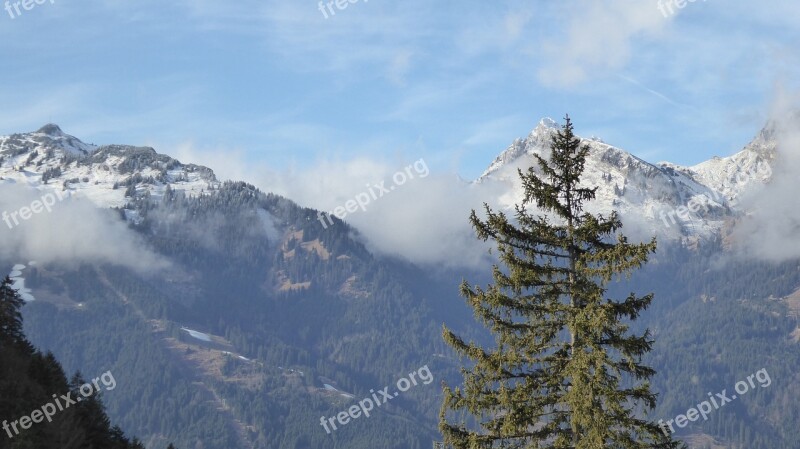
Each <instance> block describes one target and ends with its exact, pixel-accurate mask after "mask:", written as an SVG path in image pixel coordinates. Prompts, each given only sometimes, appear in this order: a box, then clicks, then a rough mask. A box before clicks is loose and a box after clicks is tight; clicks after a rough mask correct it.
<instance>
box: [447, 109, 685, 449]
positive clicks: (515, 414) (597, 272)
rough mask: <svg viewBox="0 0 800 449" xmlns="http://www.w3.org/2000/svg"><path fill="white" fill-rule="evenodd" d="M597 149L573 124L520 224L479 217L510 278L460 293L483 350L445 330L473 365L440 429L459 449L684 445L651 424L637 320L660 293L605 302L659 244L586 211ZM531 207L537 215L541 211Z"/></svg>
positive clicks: (498, 216)
mask: <svg viewBox="0 0 800 449" xmlns="http://www.w3.org/2000/svg"><path fill="white" fill-rule="evenodd" d="M588 152H589V147H588V146H587V145H582V144H581V142H580V139H578V138H577V137H576V136H575V135H574V132H573V125H572V123H571V121H570V118H569V116H567V117H566V119H565V124H564V125H563V127H562V129H561V130H559V131H558V132H556V133H555V134H554V136H553V138H552V141H551V152H550V155H549V157H547V159H545V158H544V157H542V156H539V155H535V158H536V162H537V165H538V171H537V170H535V169H534V168H533V167H530V168H528V170H527V171H526V172H523V171H522V170H519V176H520V178H521V181H522V186H523V189H524V197H523V201H522V204H519V205H517V206H516V208H515V214H514V217H513V218H514V219H510V218H509V217H507V216H506V215H505V214H504V213H503V212H495V211H493V210H492V209H491V208H490V207H489V206H488V205H485V210H486V219H485V220H481V219H480V218H478V216H477V214H476V213H475V211H472V214H471V216H470V221H471V223H472V226H473V227H474V228H475V231H476V234H477V236H478V238H480V239H482V240H484V241H487V240H492V241H493V242H495V243H496V245H497V250H498V256H499V260H500V261H501V262H502V264H503V265H504V266H505V270H504V269H501V267H500V266H499V265H495V266H494V267H493V270H492V274H493V280H494V282H493V283H492V284H490V285H488V286H487V288H486V289H483V288H481V287H478V286H472V285H470V284H469V283H467V282H466V281H464V282H463V283H462V285H461V294H462V295H463V296H464V297H465V298H466V300H467V302H468V303H469V305H470V306H471V307H472V308H473V309H474V312H475V315H476V317H477V318H479V319H480V320H481V321H482V322H483V323H484V325H485V326H486V327H487V328H488V329H489V330H490V332H491V333H492V334H493V336H494V337H495V345H496V346H494V347H491V348H484V347H482V346H481V345H478V344H476V343H474V342H465V341H464V340H463V339H461V338H460V337H459V336H457V335H456V334H454V333H453V332H452V331H451V330H449V329H448V328H447V327H446V326H445V327H444V332H443V335H444V339H445V341H446V342H447V343H448V344H449V345H451V346H452V347H453V348H454V349H455V350H456V351H457V352H458V353H459V355H461V356H463V357H466V358H467V359H469V360H470V362H471V363H470V366H469V367H465V368H464V369H462V373H463V375H464V384H463V386H462V387H456V388H451V387H449V386H447V385H445V386H444V399H443V403H442V410H441V414H440V425H439V427H440V430H441V431H442V434H443V436H444V440H445V443H446V444H448V445H449V446H450V447H454V448H456V449H483V448H519V449H534V448H536V449H545V448H547V449H549V448H554V449H555V448H558V449H565V448H571V449H605V448H615V449H616V448H626V449H639V448H664V449H666V448H676V447H679V445H678V443H677V442H674V441H672V440H671V438H669V437H666V436H665V435H664V433H662V431H661V430H660V429H659V427H658V425H657V424H655V423H654V422H651V421H648V420H647V419H645V418H644V417H643V415H645V414H646V412H648V411H650V410H652V409H653V408H654V407H655V404H656V395H655V394H653V393H652V392H651V391H650V386H649V382H648V381H649V378H650V377H652V376H653V375H654V374H655V372H654V370H653V369H651V368H649V367H647V366H645V365H643V364H642V361H641V359H642V356H643V355H645V354H646V353H647V352H649V351H650V350H651V348H652V343H653V341H652V339H651V335H650V332H649V331H645V332H643V333H642V334H641V335H635V334H633V333H632V332H630V331H629V328H628V324H626V322H628V321H633V320H635V319H636V318H637V317H638V316H639V314H640V313H641V312H642V311H643V310H645V309H646V308H647V307H648V306H649V304H650V303H651V301H652V299H653V296H652V295H646V296H637V295H635V294H631V295H629V296H628V297H627V298H625V299H623V300H613V299H607V298H605V292H606V285H607V284H608V283H609V282H611V281H612V280H613V279H616V278H618V277H619V276H623V275H629V274H630V273H631V272H632V271H633V270H635V269H637V268H639V267H641V266H642V265H643V264H645V263H646V262H647V259H648V256H649V254H650V253H653V252H654V251H655V249H656V241H655V239H653V240H652V241H651V242H649V243H642V244H632V243H629V242H628V240H627V239H626V238H625V237H624V236H623V235H621V234H620V233H619V232H618V231H619V230H620V228H621V227H622V223H621V221H620V220H619V218H618V216H617V214H616V212H613V213H611V214H610V216H608V217H604V216H602V215H594V214H591V213H588V212H585V211H584V204H585V203H586V202H588V201H591V200H593V199H594V198H595V192H596V190H597V188H596V187H595V188H587V187H585V186H584V185H582V184H581V182H580V181H581V176H582V174H583V171H584V167H585V163H586V158H587V155H588ZM531 206H535V207H536V208H537V209H538V210H536V211H531V210H530V209H531Z"/></svg>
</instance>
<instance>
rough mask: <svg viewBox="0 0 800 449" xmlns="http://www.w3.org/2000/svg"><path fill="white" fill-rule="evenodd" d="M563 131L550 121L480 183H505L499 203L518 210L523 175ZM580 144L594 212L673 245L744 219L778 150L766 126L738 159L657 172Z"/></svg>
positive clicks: (661, 167) (598, 146)
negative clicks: (614, 215) (615, 216)
mask: <svg viewBox="0 0 800 449" xmlns="http://www.w3.org/2000/svg"><path fill="white" fill-rule="evenodd" d="M559 129H560V125H559V124H557V123H556V122H555V121H553V120H552V119H550V118H545V119H542V120H541V121H540V122H539V125H538V126H537V127H536V128H535V129H534V130H533V131H532V132H531V133H530V134H529V135H528V137H526V138H525V139H517V140H515V141H514V142H513V143H512V144H511V145H510V146H509V147H508V148H507V149H506V150H505V151H503V152H502V153H500V155H499V156H498V157H497V158H496V159H495V160H494V161H493V162H492V163H491V165H489V167H488V168H487V169H486V171H485V172H484V173H483V175H481V177H480V178H478V180H477V181H476V182H477V183H482V182H484V181H487V180H493V181H499V182H505V183H507V184H508V185H509V190H508V192H507V193H506V194H504V195H502V196H501V198H499V203H500V204H501V205H502V206H504V207H511V206H512V205H513V204H516V203H519V202H520V201H521V200H522V188H521V185H520V184H519V182H518V180H517V177H518V176H517V169H518V168H522V169H527V168H528V167H534V170H538V166H537V164H536V160H535V158H534V157H533V155H539V156H542V157H545V158H546V157H547V154H548V152H549V151H550V148H551V141H552V136H553V135H554V134H555V133H556V132H557V131H558V130H559ZM581 142H582V143H583V144H585V145H588V146H589V155H588V157H587V163H586V170H585V172H584V178H583V183H585V184H586V186H587V187H594V186H597V187H598V190H597V198H596V201H594V202H593V203H592V204H591V205H590V207H589V209H590V210H592V211H593V212H599V213H604V214H607V213H610V212H611V211H612V210H616V211H618V212H619V213H620V215H621V216H622V217H623V219H626V218H627V220H632V221H636V222H637V224H638V225H640V226H641V225H644V227H645V231H646V232H648V233H651V234H652V233H656V234H659V235H667V236H669V237H675V238H684V237H690V236H694V237H697V236H709V235H711V234H713V233H716V232H717V231H719V230H720V229H721V228H722V227H723V226H724V224H725V221H726V219H728V218H729V217H731V216H735V215H737V214H740V213H741V212H742V211H739V210H738V209H736V206H737V205H738V200H739V199H740V197H741V195H742V194H743V193H744V192H745V191H746V190H748V189H751V188H753V187H754V186H756V185H759V184H763V183H765V182H767V181H768V180H769V179H770V178H771V176H772V170H771V168H770V167H771V165H772V163H773V160H774V158H775V148H776V143H775V142H776V140H775V131H774V129H772V128H770V127H769V126H768V127H767V128H765V129H764V130H763V131H762V132H761V133H759V135H758V136H757V137H756V138H755V139H754V140H753V142H751V143H750V144H749V145H747V146H746V147H745V148H744V149H743V150H742V151H740V152H739V153H736V154H734V155H732V156H729V157H725V158H719V157H717V158H713V159H711V160H709V161H706V162H703V163H701V164H698V165H695V166H693V167H683V166H680V165H676V164H671V163H669V162H662V163H659V164H651V163H649V162H647V161H645V160H643V159H640V158H638V157H636V156H634V155H633V154H631V153H628V152H626V151H624V150H622V149H619V148H617V147H614V146H612V145H608V144H606V143H604V142H603V141H602V140H601V139H599V138H596V137H593V138H591V139H586V138H581ZM688 206H693V207H692V208H691V210H690V208H689V207H688Z"/></svg>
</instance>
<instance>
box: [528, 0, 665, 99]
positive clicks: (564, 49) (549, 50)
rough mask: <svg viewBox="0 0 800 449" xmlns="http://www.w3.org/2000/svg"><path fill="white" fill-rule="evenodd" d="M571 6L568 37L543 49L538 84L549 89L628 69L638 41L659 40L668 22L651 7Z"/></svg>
mask: <svg viewBox="0 0 800 449" xmlns="http://www.w3.org/2000/svg"><path fill="white" fill-rule="evenodd" d="M567 5H568V6H565V7H564V10H563V11H562V12H563V14H564V16H566V17H569V22H568V23H566V24H564V25H566V36H561V35H557V36H555V37H554V38H553V39H552V40H550V41H548V42H547V43H546V44H545V47H544V55H543V56H544V57H543V58H542V59H543V60H542V61H541V62H542V67H541V69H540V70H539V78H540V80H541V81H542V82H543V83H545V84H546V85H549V86H560V87H569V86H573V85H575V84H578V83H581V82H584V81H587V80H591V79H595V78H597V77H599V76H602V75H604V74H605V73H606V72H609V71H613V70H616V69H620V68H623V67H625V65H626V64H627V63H628V62H629V61H630V58H631V54H632V44H633V41H634V40H636V39H647V38H650V37H652V36H654V35H657V34H658V33H659V32H660V31H661V30H662V29H663V28H664V26H665V25H666V24H667V23H668V22H669V19H665V18H664V16H663V15H662V14H661V13H660V12H659V11H658V9H657V8H656V6H655V3H654V2H650V1H642V0H615V1H608V2H606V1H604V2H591V3H590V2H570V3H567Z"/></svg>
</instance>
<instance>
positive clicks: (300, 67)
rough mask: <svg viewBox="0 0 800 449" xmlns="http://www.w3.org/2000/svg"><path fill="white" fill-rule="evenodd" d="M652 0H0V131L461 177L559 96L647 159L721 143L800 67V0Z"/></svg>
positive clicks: (266, 161) (583, 121) (741, 133)
mask: <svg viewBox="0 0 800 449" xmlns="http://www.w3.org/2000/svg"><path fill="white" fill-rule="evenodd" d="M12 3H13V2H12ZM657 3H658V2H657V0H636V1H629V0H608V1H594V2H591V3H590V2H586V1H573V0H562V1H558V2H550V1H543V0H540V1H535V2H533V1H504V0H494V1H491V2H489V1H472V0H460V1H449V0H448V1H418V0H405V1H402V2H396V1H394V2H391V1H389V0H358V1H356V2H355V3H352V4H348V6H347V9H345V10H337V12H336V15H335V16H329V17H328V18H327V19H326V18H325V17H324V15H323V13H322V12H321V11H320V10H319V9H318V6H319V3H318V1H316V0H314V1H312V0H284V1H273V0H259V1H250V0H237V1H227V2H222V1H208V0H175V1H171V2H164V1H158V2H157V1H153V0H137V1H129V0H116V1H110V0H107V1H100V0H81V1H71V0H54V1H53V2H52V3H51V1H50V0H47V1H46V2H45V3H44V4H42V5H36V6H35V7H34V8H33V9H31V10H22V14H20V15H19V16H16V17H14V18H11V15H10V14H9V13H8V12H7V11H5V10H4V11H0V61H2V64H3V69H4V70H3V83H0V100H1V101H2V103H3V108H2V109H1V110H0V134H9V133H12V132H19V131H29V130H34V129H36V128H38V127H39V126H41V125H42V124H44V123H46V122H50V121H52V122H55V123H58V124H59V125H61V127H62V128H63V129H64V130H65V131H66V132H69V133H70V134H73V135H76V136H78V137H80V138H81V139H83V140H84V141H87V142H93V143H97V144H105V143H127V144H140V145H150V146H154V147H156V148H157V149H158V150H159V151H160V152H163V153H167V154H171V155H177V156H180V157H181V159H182V160H183V161H184V162H187V161H186V160H184V159H186V158H189V159H196V160H189V162H201V163H208V164H209V165H211V166H212V168H215V169H218V170H221V171H223V172H224V173H225V174H227V175H229V176H237V175H239V174H240V173H241V176H246V173H247V170H246V168H248V167H254V166H265V167H269V168H270V170H275V171H282V170H302V169H303V167H307V166H313V165H314V164H318V163H319V161H321V160H338V161H348V160H351V159H360V160H377V161H395V160H397V161H399V162H398V164H397V165H399V164H401V163H404V162H406V161H409V160H416V159H419V158H423V157H424V158H425V160H426V161H427V162H428V164H429V166H430V167H431V170H432V171H434V172H439V173H456V174H458V175H459V176H461V177H463V178H466V179H472V178H475V177H477V176H478V175H480V173H481V172H482V171H483V169H484V168H485V167H486V166H487V165H488V164H489V163H490V162H491V161H492V159H493V158H494V157H495V156H496V155H497V154H498V153H499V152H500V151H502V150H503V149H505V148H506V147H507V146H508V144H509V143H510V142H511V141H512V140H513V139H514V138H517V137H523V136H525V135H527V134H528V133H529V132H530V130H531V129H533V128H534V127H535V126H536V124H537V123H538V121H539V120H540V119H541V118H542V117H544V116H551V117H554V118H557V119H558V118H561V117H563V115H564V114H565V113H569V114H570V115H571V116H572V117H573V119H574V121H575V122H576V127H577V130H578V132H579V133H580V134H582V135H585V136H591V135H595V136H598V137H601V138H602V139H603V140H605V141H606V142H608V143H611V144H614V145H616V146H619V147H622V148H624V149H626V150H628V151H631V152H632V153H634V154H636V155H638V156H640V157H642V158H644V159H647V160H649V161H652V162H657V161H662V160H669V161H672V162H676V163H681V164H686V165H691V164H694V163H698V162H701V161H703V160H705V159H708V158H710V157H712V156H714V155H727V154H731V153H733V152H735V151H738V150H739V149H741V147H742V146H743V145H744V144H746V143H747V142H748V141H749V140H750V139H751V138H752V136H753V135H755V133H756V132H757V131H758V130H759V129H760V128H761V127H762V125H763V124H764V122H765V121H766V119H767V117H768V116H769V113H770V105H771V104H772V103H773V102H774V100H775V97H776V96H779V95H781V94H780V92H783V91H786V90H791V89H794V88H795V87H796V86H795V83H796V81H797V80H798V79H800V78H798V68H800V54H798V52H797V49H798V48H800V41H799V39H798V38H799V37H800V33H798V29H799V27H798V25H797V24H798V23H800V3H798V2H797V1H796V0H785V1H779V0H762V1H760V2H758V3H755V2H752V1H730V0H725V1H724V2H723V1H722V0H709V1H699V0H698V1H697V2H694V3H688V4H687V5H686V6H685V7H684V8H683V9H678V8H675V14H674V15H670V16H669V17H665V16H664V15H663V14H662V13H661V12H660V11H659V9H658V7H657ZM756 5H757V6H756ZM0 6H3V4H2V2H0ZM12 7H13V5H12ZM334 8H335V6H334ZM231 161H235V162H231ZM215 165H217V166H215ZM221 165H222V166H223V167H220V166H221ZM224 165H227V166H224ZM238 169H241V170H239V171H237V170H238Z"/></svg>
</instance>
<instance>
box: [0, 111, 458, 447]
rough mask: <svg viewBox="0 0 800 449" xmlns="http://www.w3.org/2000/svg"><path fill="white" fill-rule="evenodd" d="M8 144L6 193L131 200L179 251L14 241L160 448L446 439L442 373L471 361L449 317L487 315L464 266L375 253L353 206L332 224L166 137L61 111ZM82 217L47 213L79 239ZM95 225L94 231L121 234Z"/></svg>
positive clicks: (76, 355) (46, 340)
mask: <svg viewBox="0 0 800 449" xmlns="http://www.w3.org/2000/svg"><path fill="white" fill-rule="evenodd" d="M0 148H2V151H0V160H2V163H1V164H0V177H1V178H2V180H0V197H1V196H2V195H6V196H7V195H8V193H4V192H9V191H8V190H6V191H3V190H2V189H3V188H4V187H12V186H17V187H19V186H27V187H30V188H31V189H35V190H37V191H38V194H41V195H46V194H47V193H51V192H52V193H55V192H59V193H60V194H61V195H64V196H69V197H70V198H72V199H74V200H75V201H77V202H85V201H90V202H91V203H93V204H94V205H96V206H98V207H99V208H101V209H113V211H115V214H110V215H112V216H116V217H118V219H124V220H125V222H126V223H127V227H128V230H129V233H131V234H135V235H136V236H137V237H138V240H136V241H137V242H139V245H140V246H141V247H142V248H145V249H146V250H147V251H149V252H152V253H155V254H156V255H157V258H158V259H159V260H163V261H166V263H163V264H159V265H158V266H153V267H152V268H151V269H149V270H147V269H142V268H141V267H137V268H136V269H133V268H131V267H130V266H128V265H126V264H124V263H122V262H121V261H122V260H123V259H124V258H125V257H124V256H125V255H123V254H119V255H118V258H117V259H118V263H114V262H115V261H113V260H112V261H100V260H92V259H91V258H86V257H82V256H79V255H77V253H80V251H77V250H76V256H75V257H74V258H73V260H69V261H68V262H63V261H50V262H48V263H44V262H42V261H30V260H29V259H28V258H23V257H24V255H22V254H18V251H12V252H11V253H9V252H3V253H2V254H0V265H7V266H8V267H9V269H10V270H11V269H12V268H13V271H14V273H13V274H14V276H15V278H16V279H17V280H18V281H20V282H24V288H25V291H24V293H26V295H27V297H28V298H29V299H33V300H32V301H30V302H28V304H27V305H26V307H25V311H24V312H25V315H26V331H27V332H28V334H29V336H30V338H31V340H32V341H33V342H34V343H35V344H37V345H38V346H40V347H43V348H47V349H48V350H52V351H53V352H54V353H55V354H56V355H57V356H58V357H59V359H60V360H62V361H63V363H64V365H65V369H67V370H73V369H78V367H80V369H82V370H86V371H87V372H104V371H107V370H113V372H114V373H119V374H117V380H118V382H119V385H120V387H119V388H117V389H116V390H115V392H114V394H113V395H108V397H107V405H108V411H109V415H110V416H111V417H112V418H113V419H114V420H115V422H119V423H120V425H121V426H122V427H123V428H124V429H125V430H126V431H130V432H132V433H134V434H136V435H139V436H140V437H141V438H142V440H143V441H144V442H145V443H146V444H147V446H148V447H159V446H163V445H165V443H166V442H168V441H174V442H175V443H176V446H178V447H189V448H194V447H203V448H220V449H222V448H233V447H252V448H284V447H293V448H312V447H313V448H315V449H316V448H326V447H334V446H336V445H337V444H338V445H340V446H341V445H344V446H345V447H354V448H356V447H375V446H374V444H380V445H381V447H386V448H394V449H408V448H423V447H429V446H430V441H431V440H432V439H434V438H435V417H436V411H437V409H438V403H437V397H438V395H439V393H440V392H439V389H438V388H437V385H438V381H439V380H441V379H443V378H447V377H453V376H454V375H455V374H456V370H457V365H456V363H455V362H454V361H453V360H452V359H450V358H449V357H445V356H443V355H442V354H443V353H444V351H445V345H444V343H443V342H442V341H441V339H440V338H439V333H440V326H441V323H442V322H443V321H444V320H445V319H448V320H455V321H456V322H461V323H462V325H464V326H467V323H468V322H469V314H468V313H467V311H466V310H465V309H463V308H460V306H461V304H460V301H459V300H458V299H457V290H456V288H455V285H457V278H452V279H447V280H446V281H445V280H443V279H441V278H434V277H433V276H432V275H431V274H430V273H428V272H426V271H425V270H422V269H421V268H419V267H415V266H413V265H410V264H408V263H407V262H403V261H400V260H395V259H393V258H390V257H379V256H376V255H373V254H371V253H370V252H369V251H368V250H367V249H366V247H365V245H364V243H363V242H362V240H363V239H362V238H361V237H360V236H359V233H358V232H357V230H355V229H353V228H352V227H350V226H349V225H347V224H346V223H343V222H341V221H340V220H338V219H336V218H335V217H334V218H333V220H334V224H333V225H328V226H326V227H323V226H322V224H321V223H320V221H319V220H318V212H317V211H315V210H311V209H306V208H302V207H300V206H298V205H296V204H295V203H293V202H292V201H290V200H288V199H285V198H282V197H279V196H276V195H272V194H266V193H263V192H261V191H259V190H258V189H256V188H255V187H253V186H251V185H248V184H246V183H242V182H225V183H221V182H219V181H217V179H216V178H215V176H214V174H213V172H212V171H211V170H210V169H207V168H205V167H199V166H195V165H191V164H182V163H180V162H179V161H177V160H175V159H172V158H170V157H168V156H165V155H161V154H158V153H156V151H155V150H153V149H152V148H142V147H133V146H122V145H108V146H93V145H88V144H84V143H81V142H80V141H79V140H78V139H76V138H74V137H72V136H69V135H67V134H65V133H63V132H62V131H61V130H60V129H59V128H58V127H57V126H55V125H47V126H45V127H43V128H41V129H39V130H37V131H35V132H32V133H27V134H15V135H12V136H8V137H4V138H0ZM14 192H16V193H18V192H19V191H18V190H14ZM79 204H80V203H75V204H67V203H65V204H63V205H61V204H59V206H61V209H60V210H61V211H65V210H67V209H70V208H72V207H75V206H77V205H79ZM15 207H16V206H15ZM52 217H55V211H54V213H53V215H52ZM37 218H41V219H42V220H49V219H52V220H58V218H51V215H49V214H44V215H41V216H40V217H37ZM95 218H97V217H95ZM87 219H88V218H87ZM104 219H105V218H104ZM85 225H86V224H85V223H81V224H79V226H85ZM38 229H40V228H35V227H33V225H32V224H31V226H29V225H28V223H20V224H19V225H18V226H17V227H15V228H14V229H13V230H11V231H7V230H5V229H2V230H0V232H8V233H9V235H11V236H12V238H13V237H14V236H18V235H23V234H24V235H28V234H34V233H35V232H37V230H38ZM100 229H102V228H100ZM75 231H76V230H75V229H70V228H68V227H67V228H65V227H64V226H63V224H62V223H60V222H58V221H54V222H52V223H50V227H49V228H47V232H58V233H59V235H60V237H61V238H63V239H69V238H72V237H71V234H72V233H74V232H75ZM114 236H117V237H125V236H124V235H121V234H115V235H114ZM114 236H112V237H114ZM0 237H2V234H0ZM36 237H37V236H35V235H34V236H31V238H36ZM91 238H92V241H84V242H80V245H81V246H91V245H96V244H112V245H113V244H114V242H113V241H110V240H113V238H112V239H109V238H108V237H103V236H100V235H97V236H92V237H91ZM79 249H80V248H79ZM81 254H82V253H81ZM100 370H102V371H100ZM428 371H430V372H431V374H432V376H433V379H430V381H428V382H426V383H424V382H419V379H420V377H419V376H420V373H422V374H425V373H427V372H428ZM412 374H413V375H414V376H416V379H417V382H416V383H415V387H414V388H412V389H410V390H409V391H403V392H402V394H400V393H401V391H397V393H398V394H397V395H396V396H394V397H393V398H392V399H391V402H388V400H387V402H382V403H381V407H378V406H375V408H376V410H375V411H374V412H373V413H372V414H371V416H369V417H368V419H366V418H365V417H362V419H359V420H356V421H355V422H353V423H350V424H349V425H347V426H344V427H343V428H341V429H338V430H336V432H328V431H329V430H332V429H330V427H331V424H330V422H327V423H326V425H327V427H325V426H322V425H321V420H320V417H336V416H337V414H339V413H341V412H342V410H345V411H347V410H349V409H350V408H351V407H352V406H353V405H354V404H358V403H360V401H362V400H364V399H365V398H371V397H373V396H372V395H373V394H376V393H375V392H376V391H380V390H383V388H384V387H385V386H386V387H387V388H400V387H395V385H396V382H398V381H399V380H400V379H403V378H409V377H410V376H411V375H412ZM434 379H436V382H435V383H433V380H434ZM389 391H390V392H391V390H389Z"/></svg>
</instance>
